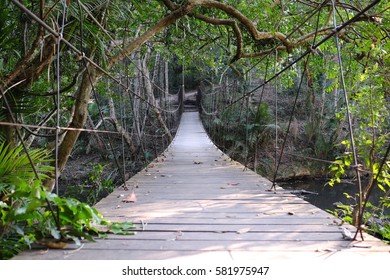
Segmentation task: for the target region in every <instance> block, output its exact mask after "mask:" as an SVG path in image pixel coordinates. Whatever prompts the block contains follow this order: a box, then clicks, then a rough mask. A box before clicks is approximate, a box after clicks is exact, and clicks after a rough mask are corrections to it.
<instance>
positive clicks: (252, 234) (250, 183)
mask: <svg viewBox="0 0 390 280" xmlns="http://www.w3.org/2000/svg"><path fill="white" fill-rule="evenodd" d="M270 186H271V183H270V182H269V181H268V180H266V179H264V178H262V177H261V176H258V175H257V174H255V173H254V172H252V171H250V170H246V171H244V167H243V166H242V165H240V164H239V163H237V162H234V161H232V160H231V159H230V158H228V157H227V156H226V155H224V154H223V153H222V152H221V151H220V150H218V149H217V148H216V147H215V146H214V145H213V143H212V142H211V141H210V140H209V138H208V137H207V135H206V133H205V131H204V129H203V127H202V125H201V122H200V120H199V116H198V113H196V112H186V113H184V115H183V117H182V121H181V124H180V127H179V130H178V133H177V136H176V137H175V139H174V141H173V143H172V144H171V145H170V146H169V148H168V149H167V150H166V151H165V152H164V154H163V155H161V156H160V157H159V158H158V159H156V160H155V161H154V162H153V163H151V164H150V165H149V166H148V167H147V168H146V169H144V170H143V171H141V172H140V173H138V174H137V175H135V176H134V177H133V178H131V179H130V180H129V181H128V182H127V187H128V188H129V190H128V191H125V190H124V189H123V188H121V189H118V190H116V191H114V192H113V193H112V194H111V195H109V196H108V197H107V198H105V199H103V200H102V201H100V202H99V203H98V204H97V205H96V208H97V209H98V210H99V211H100V212H101V213H102V214H103V215H104V216H105V217H106V218H107V219H108V220H111V221H129V220H130V221H133V222H134V223H135V224H136V230H135V231H136V234H135V235H129V236H121V235H109V236H108V237H107V238H106V239H101V240H98V241H97V242H94V243H92V242H86V243H84V244H83V247H82V248H81V249H80V248H79V249H75V248H70V249H67V250H48V251H47V250H46V251H40V250H35V251H34V250H33V251H27V252H23V253H21V254H19V255H18V256H17V257H16V258H15V259H76V260H79V259H87V260H94V259H115V260H119V259H123V260H188V259H190V260H202V261H203V262H207V260H211V261H212V260H218V261H224V260H256V259H257V260H258V259H266V260H297V259H299V260H302V261H305V260H313V259H319V260H325V259H330V258H331V259H333V260H340V261H341V262H342V263H344V262H345V260H346V259H348V260H354V259H360V258H361V257H364V261H365V262H367V261H369V260H372V261H374V262H375V261H376V260H378V261H379V260H381V261H383V260H385V259H386V260H389V259H390V253H389V252H390V246H388V245H385V244H384V243H383V242H381V241H380V240H378V239H376V238H374V237H372V236H369V235H365V241H364V242H351V241H347V240H343V239H342V234H341V228H340V226H339V225H338V224H339V223H340V221H339V220H338V219H336V218H334V217H333V216H331V215H330V214H328V213H326V212H325V211H323V210H321V209H319V208H316V207H315V206H313V205H311V204H309V203H307V202H306V201H304V200H302V199H300V198H298V197H296V196H295V195H292V194H291V193H289V192H288V191H286V190H283V189H282V188H278V189H277V192H276V193H274V192H269V191H267V190H268V189H269V188H270ZM132 188H134V191H135V193H136V195H137V202H135V203H124V202H122V200H123V198H124V197H126V196H127V195H128V194H129V193H130V192H131V189H132ZM346 227H347V228H350V229H351V230H353V228H352V227H350V226H346Z"/></svg>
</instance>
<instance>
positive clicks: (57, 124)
mask: <svg viewBox="0 0 390 280" xmlns="http://www.w3.org/2000/svg"><path fill="white" fill-rule="evenodd" d="M62 6H63V10H62V20H61V27H60V30H59V33H58V34H59V37H58V42H57V57H56V65H57V66H56V67H57V69H56V75H57V95H56V103H57V104H56V106H57V116H56V130H55V135H56V136H55V167H54V168H55V170H54V172H55V178H54V180H55V181H54V182H55V190H56V193H57V195H58V193H59V186H58V175H59V174H60V172H59V170H58V169H59V168H58V152H59V133H60V118H61V115H60V110H61V70H60V67H61V61H60V51H61V41H62V38H63V34H64V27H65V17H66V10H67V6H66V2H65V0H63V1H62Z"/></svg>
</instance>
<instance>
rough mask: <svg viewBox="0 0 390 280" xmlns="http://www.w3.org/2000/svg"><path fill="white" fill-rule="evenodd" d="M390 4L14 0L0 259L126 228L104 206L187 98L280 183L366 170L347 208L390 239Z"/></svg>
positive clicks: (4, 60)
mask: <svg viewBox="0 0 390 280" xmlns="http://www.w3.org/2000/svg"><path fill="white" fill-rule="evenodd" d="M389 13H390V4H389V3H388V1H380V0H376V1H366V0H364V1H354V0H350V1H349V0H345V1H328V0H325V1H317V0H298V1H285V0H277V1H276V0H275V1H274V0H255V1H238V3H237V1H230V0H223V1H214V0H188V1H181V0H177V1H171V0H160V1H157V0H156V1H154V0H145V1H122V0H112V1H109V0H91V1H76V0H74V1H73V0H66V1H65V0H57V1H49V0H23V1H17V0H0V92H1V95H0V104H1V107H0V210H1V212H0V235H1V239H0V240H1V241H0V245H1V249H0V257H1V258H9V257H11V256H12V255H13V254H15V253H17V252H18V251H19V250H22V249H23V248H26V247H28V246H31V245H33V244H35V243H39V242H41V241H42V240H46V239H48V238H50V239H54V240H55V241H64V240H69V239H71V240H74V241H75V242H79V240H80V238H87V239H93V236H94V235H96V234H99V231H98V230H97V229H96V228H95V227H94V225H96V224H100V225H104V226H107V227H108V228H109V230H113V229H115V230H125V229H126V228H128V227H129V225H123V224H122V225H115V226H113V225H112V224H110V223H108V222H106V221H104V219H102V218H101V216H100V215H99V213H97V212H96V210H94V208H93V207H91V206H92V205H93V204H94V203H96V201H97V200H98V199H100V198H101V197H102V196H104V195H106V194H108V193H109V192H110V191H112V190H113V189H114V188H115V187H119V186H121V185H122V186H123V184H124V182H125V181H126V179H128V178H129V177H130V176H132V175H133V174H135V173H136V172H138V171H139V170H140V169H142V168H143V167H145V166H146V165H147V164H148V163H149V162H150V161H152V160H153V159H154V158H155V157H156V156H157V155H158V154H160V153H161V152H162V151H163V150H164V149H165V148H166V147H167V146H168V145H169V143H170V141H171V140H172V138H173V137H174V134H175V131H176V128H177V125H178V122H179V120H180V115H181V113H182V112H183V110H184V108H185V105H186V106H187V105H196V106H197V110H199V111H200V113H201V116H202V120H203V122H204V125H205V127H206V128H207V130H208V132H209V134H210V136H211V137H212V139H213V140H214V142H215V143H216V144H217V145H218V146H219V147H220V148H221V149H222V150H223V151H225V152H226V153H228V154H229V155H230V156H231V157H232V158H235V159H238V160H239V161H241V162H242V163H243V164H245V166H247V167H248V168H251V169H254V170H256V171H257V172H258V173H260V174H261V175H263V176H266V177H268V178H269V179H270V180H271V181H273V182H276V181H278V180H288V179H295V178H302V177H312V176H316V177H326V178H328V180H329V184H330V185H334V184H335V183H337V182H340V181H342V180H349V181H351V182H354V184H356V185H357V186H358V189H357V191H356V192H354V193H349V194H347V196H348V198H350V201H351V203H350V204H348V205H340V209H339V210H338V211H335V212H334V214H335V215H339V216H340V217H341V218H343V219H344V220H345V221H347V222H351V223H353V224H354V225H356V226H357V227H358V228H359V229H362V228H363V225H364V228H366V229H367V230H369V231H370V232H372V233H374V234H378V235H380V236H382V237H383V238H385V239H386V238H387V239H389V238H390V222H389V212H388V208H389V206H390V199H389V197H390V195H389V193H390V181H389V178H390V175H389V168H390V162H389V159H388V153H389V147H390V144H389V120H390V116H389V114H390V113H389V98H390V74H389V73H390V71H389V66H390V61H389V52H390V42H389V39H390V38H389V34H390V33H389V32H390V22H389V20H390V16H389ZM336 187H337V186H336ZM373 190H379V192H380V193H381V195H380V199H379V201H377V203H375V204H373V203H372V202H371V201H370V200H369V198H370V195H371V193H372V192H373ZM80 201H82V202H80ZM41 243H42V242H41Z"/></svg>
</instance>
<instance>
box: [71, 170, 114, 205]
mask: <svg viewBox="0 0 390 280" xmlns="http://www.w3.org/2000/svg"><path fill="white" fill-rule="evenodd" d="M90 167H91V170H90V171H89V173H88V180H87V181H86V182H85V183H83V184H81V185H77V186H68V187H67V189H66V192H65V194H64V195H65V196H66V197H70V198H71V197H77V198H79V199H80V200H82V201H85V202H86V203H87V204H89V205H94V204H96V203H97V202H98V201H99V200H100V199H101V198H102V197H104V196H106V195H108V194H110V193H111V192H112V191H113V190H114V188H115V186H114V183H113V181H112V180H111V179H109V178H107V176H106V175H105V174H104V166H103V165H101V164H92V165H91V166H90Z"/></svg>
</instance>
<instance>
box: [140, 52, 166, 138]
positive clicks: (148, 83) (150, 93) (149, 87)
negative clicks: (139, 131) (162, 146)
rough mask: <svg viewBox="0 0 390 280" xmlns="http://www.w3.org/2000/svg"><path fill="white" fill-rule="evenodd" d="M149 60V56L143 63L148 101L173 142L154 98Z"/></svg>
mask: <svg viewBox="0 0 390 280" xmlns="http://www.w3.org/2000/svg"><path fill="white" fill-rule="evenodd" d="M147 58H148V55H147V56H146V57H145V59H144V60H143V61H142V72H143V74H144V79H143V80H144V84H145V92H146V94H147V96H148V99H149V101H150V103H151V105H152V110H153V112H154V113H155V114H156V118H157V122H158V124H159V125H160V127H161V128H162V129H163V131H164V132H165V135H166V136H167V137H168V140H169V141H172V140H173V137H172V134H171V132H170V131H169V129H168V127H167V125H166V124H165V121H164V120H163V118H162V115H161V112H160V108H159V107H158V104H157V102H156V99H155V98H154V94H153V88H152V83H151V81H150V73H149V69H148V67H147V65H146V62H147Z"/></svg>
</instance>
